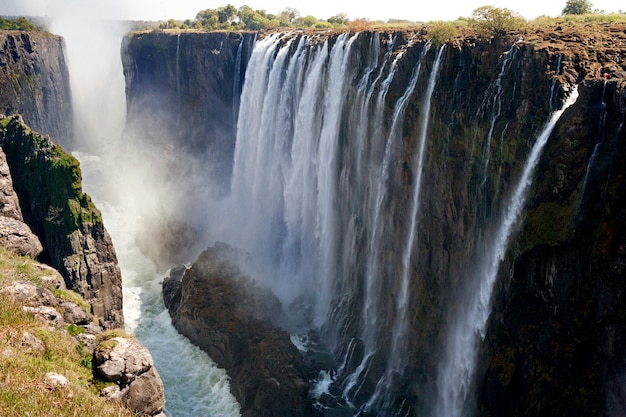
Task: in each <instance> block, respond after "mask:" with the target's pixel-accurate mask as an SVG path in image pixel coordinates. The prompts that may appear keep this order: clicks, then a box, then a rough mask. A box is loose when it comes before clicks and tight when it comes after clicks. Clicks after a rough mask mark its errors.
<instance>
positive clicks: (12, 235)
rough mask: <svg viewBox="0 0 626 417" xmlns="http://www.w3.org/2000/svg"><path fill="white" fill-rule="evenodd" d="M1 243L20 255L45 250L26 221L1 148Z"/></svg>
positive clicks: (34, 254) (32, 254)
mask: <svg viewBox="0 0 626 417" xmlns="http://www.w3.org/2000/svg"><path fill="white" fill-rule="evenodd" d="M0 245H2V246H4V247H6V248H8V249H9V250H11V251H13V252H14V253H16V254H18V255H28V256H30V257H31V258H33V259H34V258H36V257H37V256H39V254H41V252H42V251H43V247H42V246H41V242H40V241H39V238H38V237H37V236H35V234H33V232H32V231H31V230H30V227H28V225H27V224H26V223H24V219H23V217H22V211H21V210H20V204H19V201H18V199H17V194H15V190H14V189H13V180H12V179H11V173H10V171H9V166H8V164H7V158H6V155H5V154H4V152H3V151H2V149H0Z"/></svg>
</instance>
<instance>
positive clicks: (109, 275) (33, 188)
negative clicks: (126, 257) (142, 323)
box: [0, 115, 124, 328]
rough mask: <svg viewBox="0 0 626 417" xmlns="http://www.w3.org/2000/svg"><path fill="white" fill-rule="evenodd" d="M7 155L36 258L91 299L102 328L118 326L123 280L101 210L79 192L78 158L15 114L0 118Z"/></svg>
mask: <svg viewBox="0 0 626 417" xmlns="http://www.w3.org/2000/svg"><path fill="white" fill-rule="evenodd" d="M0 144H1V145H2V149H3V150H4V152H5V153H6V156H7V162H8V166H9V169H10V171H11V176H12V178H13V183H14V188H15V192H16V193H17V196H18V198H19V202H20V206H21V209H22V213H23V215H24V220H25V222H26V224H28V225H29V226H30V227H31V229H32V230H33V232H34V233H35V234H36V235H37V236H38V237H39V239H40V240H41V242H42V243H43V247H44V250H43V253H42V255H41V259H42V260H43V261H45V262H47V263H49V264H50V265H51V266H53V267H54V268H56V269H58V270H59V271H60V272H61V273H62V275H63V277H64V278H65V281H66V285H67V287H68V288H71V289H73V290H75V291H77V292H78V293H80V294H81V295H82V296H83V297H84V298H85V299H86V300H88V301H89V302H90V303H91V308H92V312H93V314H95V315H97V316H98V317H99V318H100V319H101V320H102V325H103V326H105V327H107V328H116V327H122V326H123V323H124V317H123V314H122V278H121V272H120V269H119V266H118V264H117V257H116V254H115V249H114V248H113V243H112V242H111V238H110V236H109V234H108V232H107V231H106V229H105V228H104V225H103V223H102V216H101V214H100V211H99V210H98V209H97V208H96V207H95V206H94V204H93V202H92V201H91V198H90V197H89V196H88V195H87V194H84V193H83V192H82V184H81V181H82V180H81V173H80V167H79V163H78V161H77V160H76V159H75V158H74V157H72V156H71V155H68V154H66V153H65V152H64V151H63V150H62V149H61V147H60V146H59V145H56V144H54V143H53V142H52V141H51V140H50V138H49V137H47V136H45V137H44V136H41V135H39V134H38V133H35V132H33V131H32V130H30V128H29V127H28V126H26V125H25V124H24V123H23V121H22V119H21V117H20V116H19V115H15V116H11V117H4V118H0Z"/></svg>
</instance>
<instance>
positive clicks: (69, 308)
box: [59, 301, 93, 325]
mask: <svg viewBox="0 0 626 417" xmlns="http://www.w3.org/2000/svg"><path fill="white" fill-rule="evenodd" d="M59 307H60V308H61V310H62V312H63V318H64V319H65V322H66V323H69V324H77V325H86V324H89V323H90V322H91V321H92V320H93V316H92V315H91V314H90V313H89V312H88V311H85V309H84V308H82V307H81V306H79V305H78V304H76V303H73V302H71V301H63V302H61V303H60V304H59Z"/></svg>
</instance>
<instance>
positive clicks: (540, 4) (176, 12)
mask: <svg viewBox="0 0 626 417" xmlns="http://www.w3.org/2000/svg"><path fill="white" fill-rule="evenodd" d="M565 2H566V0H562V1H555V0H549V1H546V0H524V1H512V0H454V1H446V0H439V1H437V0H434V1H432V0H431V1H419V0H413V1H411V0H391V1H384V0H382V1H381V0H376V1H372V0H342V1H337V0H241V1H240V0H230V1H229V0H2V1H1V2H0V15H9V16H14V15H20V16H21V15H28V16H48V17H51V16H53V17H58V16H59V14H71V15H74V16H82V15H87V16H88V15H90V14H91V15H92V14H94V13H95V14H97V16H99V17H102V18H113V19H131V20H167V19H170V18H174V19H178V20H185V19H193V18H194V17H195V15H196V13H197V12H198V11H200V10H204V9H216V8H218V7H221V6H225V5H226V4H229V3H230V4H233V5H234V6H236V7H240V6H243V5H248V6H250V7H252V8H253V9H255V10H258V9H262V10H266V11H267V12H269V13H279V12H281V11H283V10H284V9H285V8H287V7H290V8H295V9H297V10H298V11H299V12H300V15H301V16H306V15H313V16H315V17H317V18H319V19H327V18H329V17H331V16H334V15H336V14H338V13H345V14H346V15H347V16H348V17H349V18H350V19H356V18H367V19H370V20H383V21H386V20H388V19H406V20H412V21H429V20H455V19H456V18H458V17H469V16H471V14H472V10H474V9H476V8H477V7H480V6H485V5H491V6H495V7H501V8H508V9H511V10H513V11H515V12H517V13H519V14H521V15H522V16H524V17H526V18H527V19H533V18H535V17H537V16H541V15H547V16H557V15H559V14H560V13H561V10H563V7H564V6H565ZM616 3H619V2H618V1H615V0H592V4H593V7H594V9H599V10H604V11H606V12H617V11H618V9H619V7H618V5H617V4H616ZM622 9H626V7H623V8H622Z"/></svg>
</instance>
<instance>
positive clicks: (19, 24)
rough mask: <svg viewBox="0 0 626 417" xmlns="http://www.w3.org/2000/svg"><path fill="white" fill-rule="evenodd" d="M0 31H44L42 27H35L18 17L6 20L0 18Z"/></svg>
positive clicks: (23, 18) (33, 24) (28, 21)
mask: <svg viewBox="0 0 626 417" xmlns="http://www.w3.org/2000/svg"><path fill="white" fill-rule="evenodd" d="M0 29H2V30H26V31H33V30H44V29H43V27H41V26H38V25H36V24H35V23H33V22H31V21H30V20H28V19H26V18H25V17H19V18H17V19H6V18H4V17H0Z"/></svg>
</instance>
